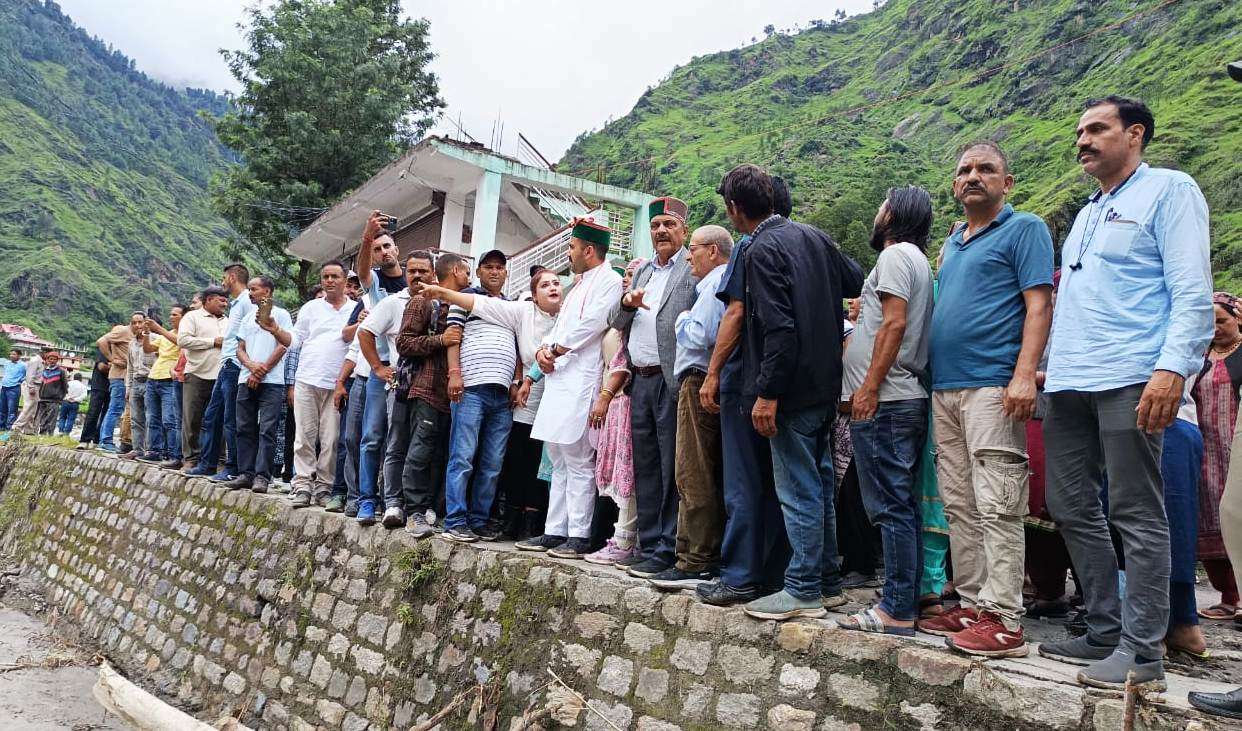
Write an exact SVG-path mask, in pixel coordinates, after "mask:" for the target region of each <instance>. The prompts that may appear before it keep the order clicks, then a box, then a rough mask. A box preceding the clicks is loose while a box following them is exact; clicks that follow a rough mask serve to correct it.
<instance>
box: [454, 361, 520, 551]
mask: <svg viewBox="0 0 1242 731" xmlns="http://www.w3.org/2000/svg"><path fill="white" fill-rule="evenodd" d="M452 412H453V425H452V426H451V427H450V429H449V458H448V469H447V473H446V475H445V479H444V498H445V505H446V509H447V511H448V515H446V516H445V518H444V527H445V528H466V527H469V528H481V527H483V525H484V524H485V523H486V522H487V519H488V518H489V517H490V516H491V512H492V501H493V500H494V499H495V498H496V480H497V479H498V478H499V477H500V466H501V464H502V463H503V462H504V457H505V444H506V443H507V442H508V440H509V430H510V429H512V428H513V411H512V410H511V409H510V408H509V389H508V388H506V387H504V386H499V385H496V384H487V385H483V386H471V387H470V388H467V389H465V392H464V393H463V394H462V396H461V401H458V402H457V403H455V404H453V406H452ZM476 454H478V456H479V473H478V474H477V475H475V476H474V484H473V489H472V490H471V491H470V499H469V504H467V500H466V489H467V487H469V486H470V485H471V483H470V475H471V473H472V472H473V471H474V461H475V460H474V458H475V455H476Z"/></svg>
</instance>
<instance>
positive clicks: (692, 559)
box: [675, 372, 725, 571]
mask: <svg viewBox="0 0 1242 731" xmlns="http://www.w3.org/2000/svg"><path fill="white" fill-rule="evenodd" d="M702 386H703V376H702V375H701V374H699V373H697V372H694V373H691V374H690V375H687V376H686V377H685V378H683V379H682V380H681V387H680V388H679V389H678V394H677V460H676V465H675V474H676V482H677V495H678V497H679V498H680V504H679V505H678V508H677V568H679V569H681V570H682V571H705V570H708V569H715V568H716V567H717V566H718V565H719V563H720V541H721V538H722V537H723V536H724V521H725V511H724V492H723V490H724V479H723V474H722V470H723V465H722V463H721V457H720V415H719V414H710V413H708V412H706V411H704V410H703V406H702V405H701V404H700V403H699V388H701V387H702Z"/></svg>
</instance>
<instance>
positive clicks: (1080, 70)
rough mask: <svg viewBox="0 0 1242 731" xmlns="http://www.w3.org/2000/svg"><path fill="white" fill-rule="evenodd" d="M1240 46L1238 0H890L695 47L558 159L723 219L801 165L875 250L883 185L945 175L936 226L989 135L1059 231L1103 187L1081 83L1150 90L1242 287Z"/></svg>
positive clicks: (1162, 134)
mask: <svg viewBox="0 0 1242 731" xmlns="http://www.w3.org/2000/svg"><path fill="white" fill-rule="evenodd" d="M1132 14H1137V16H1138V17H1134V18H1133V19H1132V20H1130V21H1129V22H1126V23H1124V24H1122V25H1121V26H1120V27H1119V28H1117V29H1115V30H1114V29H1109V28H1108V27H1107V26H1109V25H1111V24H1113V23H1115V22H1116V21H1119V20H1122V19H1124V18H1126V17H1127V16H1131V15H1132ZM1092 33H1094V34H1093V35H1090V36H1089V37H1086V38H1082V37H1083V36H1084V35H1085V34H1092ZM1080 38H1082V39H1081V40H1077V41H1075V39H1080ZM1239 58H1242V2H1238V1H1237V0H1171V1H1170V0H1136V1H1130V0H1091V1H1088V0H889V2H888V3H887V4H885V5H883V6H882V7H880V8H878V9H877V10H875V11H873V12H871V13H868V14H866V15H860V16H856V17H854V18H850V19H848V20H844V21H840V22H835V23H823V22H814V23H812V25H811V27H810V28H809V29H807V30H803V31H801V32H798V33H794V34H781V33H776V34H773V35H770V36H769V37H767V38H766V39H765V40H763V41H761V42H759V43H757V44H755V45H751V46H748V47H746V48H741V49H737V50H733V51H728V52H724V53H717V54H713V55H710V56H705V57H700V58H697V59H694V60H693V61H692V62H690V63H689V64H688V65H686V66H683V67H680V68H677V69H676V70H674V71H673V72H672V73H671V74H670V75H669V77H668V78H667V79H666V80H665V81H663V82H662V83H660V84H659V85H658V86H656V87H655V88H653V89H651V90H649V91H648V92H647V93H646V94H644V95H643V96H642V98H640V99H639V100H638V103H637V104H636V105H635V106H634V108H633V110H632V111H631V112H630V113H629V114H627V115H626V116H625V117H623V118H621V119H618V120H615V121H612V122H610V123H609V124H607V125H606V126H605V127H604V128H603V129H602V130H601V131H598V132H593V133H589V134H584V135H582V136H581V137H579V139H578V140H577V141H576V142H575V143H574V145H573V146H572V147H571V148H570V150H569V151H568V152H567V153H566V155H565V157H564V159H563V160H562V161H561V162H560V163H559V165H558V169H559V170H561V171H568V172H574V173H579V174H585V175H589V176H591V177H596V176H602V177H603V179H605V180H607V181H608V182H611V183H616V184H620V185H624V186H629V187H641V188H644V189H646V190H650V191H653V192H659V193H669V194H675V195H679V196H682V197H684V198H686V199H687V200H688V201H689V202H690V204H691V209H692V216H693V218H694V220H695V222H696V223H702V222H707V221H716V222H719V221H722V220H723V218H724V214H723V211H722V210H721V206H720V203H719V196H717V195H716V194H715V193H714V191H715V188H716V186H717V184H718V183H719V181H720V177H721V175H722V174H723V173H724V172H725V171H727V170H728V169H729V168H730V167H731V166H733V165H735V164H737V163H741V162H755V163H759V164H762V165H765V166H767V167H769V168H770V169H771V170H772V171H774V172H777V173H780V174H781V175H783V176H785V177H786V178H787V179H788V180H789V181H790V183H791V186H792V189H793V194H794V201H795V204H796V210H795V213H796V215H797V216H800V217H802V218H803V219H804V220H808V221H810V222H813V223H816V224H818V225H820V226H822V227H823V228H824V229H825V230H827V231H828V232H829V233H830V234H832V235H833V236H834V237H835V238H837V239H838V240H839V241H841V242H842V243H843V244H844V245H845V246H846V248H847V249H848V250H849V251H851V252H852V253H855V255H857V256H860V258H862V259H864V260H867V261H871V260H873V259H872V256H871V255H870V252H869V251H868V249H867V240H868V234H869V232H870V229H871V222H872V219H873V218H874V216H875V210H876V207H877V205H878V204H879V202H880V201H881V200H883V196H884V191H885V189H887V188H888V187H889V186H891V185H897V184H904V183H907V182H915V183H919V184H922V185H924V186H926V187H928V188H929V189H930V190H931V191H932V192H933V194H934V196H935V199H936V202H937V207H936V214H937V217H936V223H935V224H934V225H935V230H936V231H937V237H938V235H939V233H940V232H943V231H945V230H946V229H947V228H948V226H949V224H950V223H951V222H952V220H953V219H954V218H956V217H959V216H960V213H959V211H958V209H957V208H956V206H955V203H954V201H953V199H952V196H951V194H950V190H949V184H950V177H951V170H952V165H953V163H954V159H953V158H954V154H955V151H956V150H957V148H958V147H959V146H960V145H962V144H964V143H965V142H968V141H970V140H972V139H974V138H978V137H989V138H992V139H995V140H998V141H1000V143H1001V144H1002V146H1003V147H1004V148H1005V150H1006V151H1007V152H1008V153H1009V155H1010V156H1011V157H1012V158H1013V164H1012V168H1013V171H1014V173H1015V175H1016V176H1017V184H1016V187H1015V190H1014V193H1013V197H1012V201H1013V203H1014V204H1015V205H1016V206H1018V207H1019V208H1024V209H1027V210H1030V211H1033V212H1035V213H1038V214H1040V215H1042V216H1043V217H1044V218H1045V219H1046V220H1047V221H1048V223H1049V225H1050V226H1052V228H1053V232H1054V238H1055V239H1056V241H1057V243H1058V245H1059V244H1060V242H1061V241H1062V240H1063V239H1064V236H1065V234H1066V233H1067V231H1068V228H1069V224H1070V223H1071V222H1072V221H1073V216H1074V214H1075V212H1076V211H1077V210H1078V208H1079V207H1080V206H1081V205H1082V201H1083V198H1084V196H1085V195H1086V194H1087V193H1088V192H1089V190H1090V188H1089V186H1088V183H1087V180H1086V178H1085V177H1084V176H1083V175H1082V174H1081V173H1080V172H1079V170H1078V167H1077V165H1076V164H1075V162H1074V156H1073V147H1072V145H1073V141H1074V134H1073V130H1074V125H1075V122H1076V120H1077V118H1078V115H1079V114H1080V111H1081V106H1082V103H1083V101H1084V100H1085V99H1087V98H1088V97H1092V96H1102V95H1106V94H1110V93H1120V94H1126V95H1133V96H1140V97H1143V98H1144V99H1146V100H1147V101H1148V103H1149V104H1150V105H1151V107H1152V109H1153V111H1154V113H1155V116H1156V122H1157V124H1156V138H1155V140H1154V141H1153V142H1152V144H1151V146H1150V147H1149V149H1148V155H1147V157H1148V160H1149V161H1150V162H1151V163H1152V164H1154V165H1162V166H1170V167H1176V168H1180V169H1183V170H1185V171H1187V172H1189V173H1190V174H1191V175H1193V176H1194V177H1195V179H1196V180H1198V182H1199V185H1200V187H1201V188H1202V189H1203V191H1204V193H1205V194H1206V196H1207V199H1208V204H1209V206H1210V207H1211V214H1212V234H1213V265H1214V269H1215V271H1216V273H1217V274H1216V276H1217V283H1218V284H1219V285H1222V286H1231V287H1234V288H1235V291H1237V289H1238V288H1242V84H1238V83H1234V82H1233V81H1231V80H1230V79H1229V78H1228V77H1227V75H1226V73H1225V64H1226V62H1228V61H1233V60H1237V59H1239ZM935 246H936V247H938V246H939V241H937V242H936V243H935Z"/></svg>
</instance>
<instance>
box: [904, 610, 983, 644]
mask: <svg viewBox="0 0 1242 731" xmlns="http://www.w3.org/2000/svg"><path fill="white" fill-rule="evenodd" d="M978 617H979V614H978V612H976V611H975V610H973V609H967V608H966V607H963V606H961V605H958V606H956V607H954V608H952V609H950V610H949V611H947V612H945V613H944V614H942V615H940V616H939V617H932V618H931V619H920V620H919V621H918V628H919V631H920V632H926V633H927V634H929V635H940V636H941V637H948V636H949V635H955V634H957V633H958V632H961V631H962V630H964V629H966V628H967V627H969V626H970V625H972V624H974V623H975V622H976V621H978Z"/></svg>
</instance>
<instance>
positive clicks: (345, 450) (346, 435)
mask: <svg viewBox="0 0 1242 731" xmlns="http://www.w3.org/2000/svg"><path fill="white" fill-rule="evenodd" d="M369 380H371V379H370V378H366V377H363V376H354V377H352V378H350V379H349V382H347V383H346V384H345V391H346V392H347V393H348V394H349V400H348V401H347V402H346V404H345V411H344V412H342V413H341V419H342V423H341V429H340V435H341V438H340V439H339V440H338V441H337V444H336V454H337V459H338V460H340V459H342V458H343V459H344V460H345V468H344V470H342V472H343V473H344V477H345V485H344V489H342V486H341V485H340V484H337V483H335V482H334V483H333V485H332V495H333V497H340V496H342V495H343V496H344V497H345V501H346V502H355V503H356V502H358V443H359V441H361V439H362V409H363V407H364V406H365V405H366V403H367V381H369Z"/></svg>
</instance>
